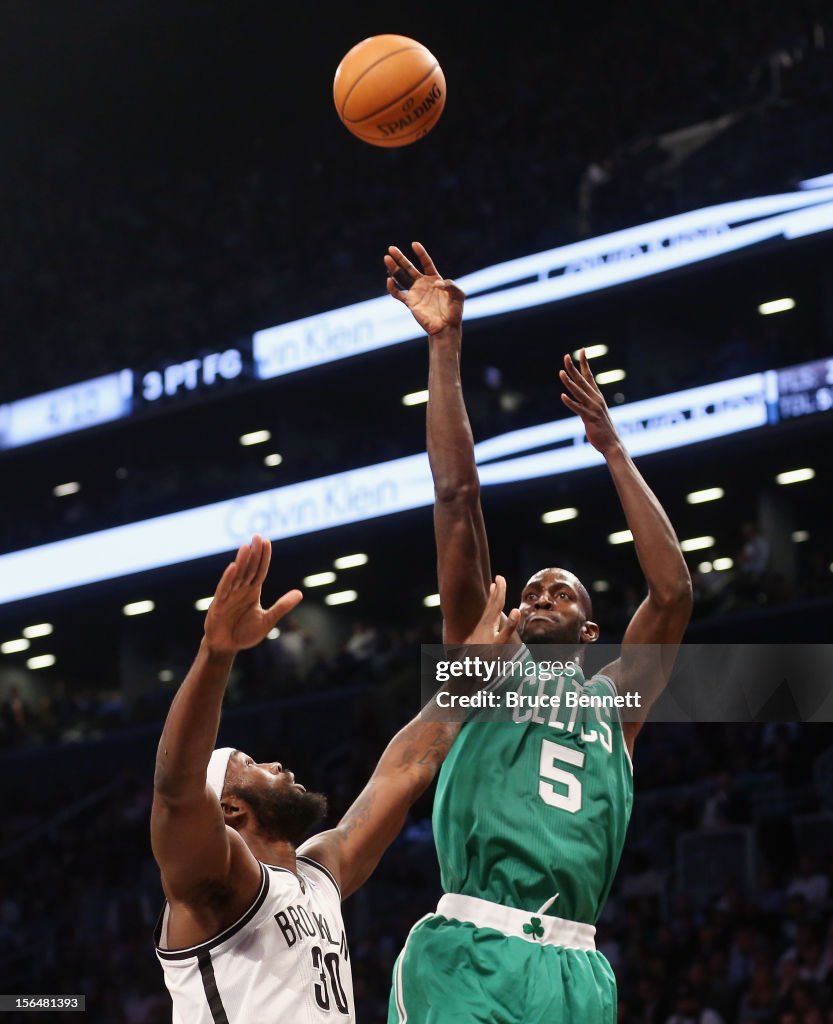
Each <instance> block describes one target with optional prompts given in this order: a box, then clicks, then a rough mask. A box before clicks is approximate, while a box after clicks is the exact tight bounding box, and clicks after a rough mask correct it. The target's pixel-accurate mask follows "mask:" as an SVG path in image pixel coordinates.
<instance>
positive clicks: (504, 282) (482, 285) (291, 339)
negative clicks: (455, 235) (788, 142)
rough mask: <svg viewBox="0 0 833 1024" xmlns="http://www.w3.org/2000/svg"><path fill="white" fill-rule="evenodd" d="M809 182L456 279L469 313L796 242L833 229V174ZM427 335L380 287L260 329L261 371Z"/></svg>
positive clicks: (509, 308) (555, 298) (289, 369)
mask: <svg viewBox="0 0 833 1024" xmlns="http://www.w3.org/2000/svg"><path fill="white" fill-rule="evenodd" d="M802 184H804V185H805V186H812V187H807V188H804V189H802V190H800V191H797V192H788V193H783V194H780V195H774V196H758V197H756V198H754V199H741V200H739V201H737V202H732V203H722V204H720V205H718V206H707V207H705V208H703V209H700V210H693V211H691V212H689V213H681V214H676V215H675V216H673V217H666V218H664V219H663V220H657V221H653V222H652V223H650V224H640V225H638V226H637V227H633V228H625V229H624V230H622V231H614V232H612V233H611V234H608V235H600V236H599V237H598V238H590V239H586V240H585V241H581V242H574V243H572V244H570V245H562V246H559V248H557V249H550V250H548V251H547V252H539V253H535V254H534V255H532V256H524V257H521V258H520V259H516V260H509V261H508V262H507V263H498V264H496V265H495V266H493V267H486V268H485V269H484V270H478V271H475V272H474V273H473V274H468V275H467V276H466V277H461V278H459V279H458V281H457V283H458V284H459V285H460V287H461V288H462V289H463V290H464V291H465V292H466V295H467V298H466V311H465V318H466V320H467V321H470V320H477V319H481V318H483V317H488V316H496V315H498V314H500V313H512V312H518V311H520V310H523V309H530V308H532V307H533V306H540V305H543V304H545V303H552V302H559V301H561V300H562V299H568V298H572V297H573V296H576V295H587V294H588V293H590V292H597V291H602V290H604V289H606V288H612V287H613V286H615V285H618V284H625V283H627V282H630V281H638V280H640V279H643V278H647V277H652V276H654V275H656V274H661V273H664V272H665V271H668V270H676V269H679V268H680V267H685V266H689V265H690V264H692V263H702V262H705V261H706V260H710V259H714V258H715V257H717V256H723V255H725V254H726V253H729V252H734V251H736V250H738V249H748V248H751V247H753V246H755V245H759V244H760V243H762V242H765V241H769V240H771V239H773V238H779V237H781V238H783V239H786V240H788V241H789V240H792V239H795V238H801V237H804V236H805V235H811V234H816V233H817V232H820V231H826V230H828V229H830V228H833V181H828V180H827V178H822V179H811V180H810V181H807V182H804V183H802ZM422 334H423V332H422V331H421V330H420V328H419V327H418V326H417V324H416V322H415V321H414V319H413V317H412V316H411V314H410V313H409V312H408V310H407V309H406V308H405V307H404V306H402V305H401V304H399V303H395V302H391V300H390V296H388V295H383V296H381V297H379V298H377V299H368V300H367V301H366V302H358V303H356V304H355V305H352V306H344V307H342V308H341V309H334V310H331V311H330V312H328V313H319V314H316V315H315V316H309V317H305V318H304V319H302V320H294V321H293V322H292V323H288V324H281V325H280V326H277V327H270V328H268V329H267V330H264V331H257V332H256V333H255V335H254V337H253V348H254V358H255V372H256V375H257V376H258V377H260V378H261V380H268V379H270V378H272V377H278V376H281V375H282V374H287V373H295V372H297V371H299V370H304V369H307V368H308V367H311V366H318V365H320V364H322V363H329V362H334V361H335V360H338V359H346V358H347V357H348V356H354V355H359V354H361V353H364V352H371V351H373V350H374V349H379V348H385V347H387V346H389V345H396V344H399V343H400V342H403V341H411V340H412V339H414V338H419V337H421V336H422Z"/></svg>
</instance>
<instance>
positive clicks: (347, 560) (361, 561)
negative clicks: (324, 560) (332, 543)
mask: <svg viewBox="0 0 833 1024" xmlns="http://www.w3.org/2000/svg"><path fill="white" fill-rule="evenodd" d="M367 561H368V559H367V555H365V554H363V553H362V552H357V553H356V554H355V555H342V556H341V558H337V559H336V560H335V561H334V562H333V566H334V567H335V568H336V569H358V567H359V566H360V565H367Z"/></svg>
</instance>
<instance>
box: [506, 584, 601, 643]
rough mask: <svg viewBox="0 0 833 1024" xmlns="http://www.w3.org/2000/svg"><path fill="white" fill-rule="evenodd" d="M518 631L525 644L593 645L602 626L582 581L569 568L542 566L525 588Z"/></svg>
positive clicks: (522, 595)
mask: <svg viewBox="0 0 833 1024" xmlns="http://www.w3.org/2000/svg"><path fill="white" fill-rule="evenodd" d="M518 608H519V610H520V613H521V617H520V619H519V621H518V633H519V634H520V637H521V639H522V640H523V642H524V643H525V644H576V645H577V644H592V643H594V642H595V641H596V640H597V639H598V637H599V627H598V626H597V625H596V623H595V622H593V621H592V617H593V604H592V602H591V600H590V595H589V594H588V593H587V590H586V588H585V586H584V584H583V583H582V582H581V580H580V579H579V578H578V576H576V575H575V574H574V573H571V572H569V571H568V570H567V569H541V570H539V571H538V572H536V573H535V575H534V576H531V577H530V579H529V581H528V582H527V584H526V586H525V587H524V588H523V590H522V591H521V600H520V604H519V605H518Z"/></svg>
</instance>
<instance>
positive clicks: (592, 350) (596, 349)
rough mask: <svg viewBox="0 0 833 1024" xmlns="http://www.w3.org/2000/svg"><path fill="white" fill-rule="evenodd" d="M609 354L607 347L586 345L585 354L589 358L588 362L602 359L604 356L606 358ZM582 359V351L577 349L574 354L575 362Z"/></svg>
mask: <svg viewBox="0 0 833 1024" xmlns="http://www.w3.org/2000/svg"><path fill="white" fill-rule="evenodd" d="M607 352H608V348H607V345H602V344H599V345H585V346H584V354H585V355H586V356H587V359H588V361H589V360H591V359H601V357H602V356H606V355H607ZM580 358H581V349H580V348H577V349H576V350H575V352H573V362H576V363H577V362H578V361H579V359H580Z"/></svg>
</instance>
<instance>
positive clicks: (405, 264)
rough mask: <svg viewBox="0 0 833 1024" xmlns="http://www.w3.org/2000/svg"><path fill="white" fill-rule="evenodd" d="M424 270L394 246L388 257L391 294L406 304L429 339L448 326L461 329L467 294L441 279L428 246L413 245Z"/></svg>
mask: <svg viewBox="0 0 833 1024" xmlns="http://www.w3.org/2000/svg"><path fill="white" fill-rule="evenodd" d="M412 248H413V250H414V252H415V253H416V256H417V259H418V260H419V262H420V266H421V267H422V270H421V271H419V270H417V268H416V267H415V266H414V264H413V263H411V261H410V260H409V259H408V258H407V256H405V254H404V253H403V252H402V250H401V249H397V248H396V246H395V245H392V246H390V248H389V249H388V255H387V256H385V267H386V269H387V271H388V274H389V277H388V291H389V292H390V294H391V295H392V296H393V297H394V298H395V299H397V300H398V301H399V302H403V303H404V304H405V305H406V306H407V307H408V309H410V311H411V312H412V313H413V315H414V319H415V320H416V322H417V323H418V324H419V325H420V327H421V328H422V329H423V330H424V331H425V333H426V334H428V335H429V336H430V335H432V334H439V333H440V331H442V330H444V329H445V328H446V327H459V326H460V324H461V323H462V320H463V302H464V300H465V295H464V294H463V292H462V290H461V289H460V288H458V287H457V285H456V284H455V283H454V282H453V281H450V280H448V279H447V278H443V277H440V274H439V272H438V271H437V268H436V267H435V266H434V261H433V260H432V259H431V257H430V256H429V255H428V253H427V251H426V249H425V246H423V245H421V244H420V243H419V242H414V243H413V245H412Z"/></svg>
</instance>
